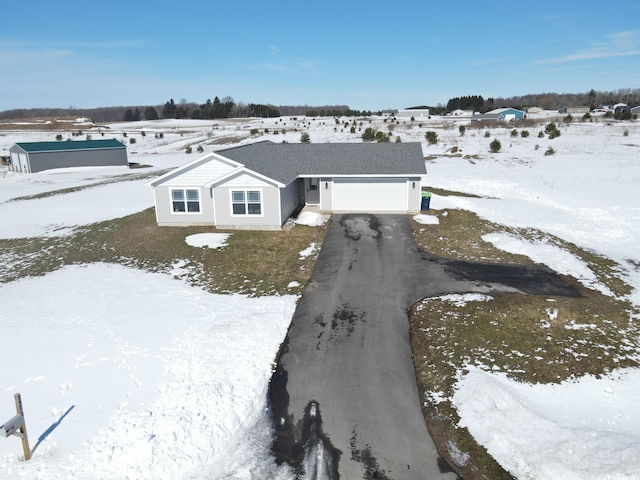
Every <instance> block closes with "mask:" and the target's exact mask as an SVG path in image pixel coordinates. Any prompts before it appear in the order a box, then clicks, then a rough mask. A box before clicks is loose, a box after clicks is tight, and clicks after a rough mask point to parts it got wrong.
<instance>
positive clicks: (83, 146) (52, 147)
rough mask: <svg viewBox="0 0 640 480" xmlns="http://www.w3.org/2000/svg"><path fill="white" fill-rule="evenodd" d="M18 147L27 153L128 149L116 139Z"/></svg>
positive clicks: (25, 144)
mask: <svg viewBox="0 0 640 480" xmlns="http://www.w3.org/2000/svg"><path fill="white" fill-rule="evenodd" d="M16 145H17V146H18V147H20V148H22V149H23V150H24V151H25V152H66V151H73V150H95V149H107V148H126V145H124V144H123V143H121V142H119V141H118V140H116V139H115V138H111V139H108V140H76V141H66V142H61V141H58V142H19V143H16Z"/></svg>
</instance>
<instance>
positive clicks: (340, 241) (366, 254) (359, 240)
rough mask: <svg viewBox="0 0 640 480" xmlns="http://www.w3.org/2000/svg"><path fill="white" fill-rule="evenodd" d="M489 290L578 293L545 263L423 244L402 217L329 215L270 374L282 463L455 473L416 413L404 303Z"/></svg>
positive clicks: (341, 471)
mask: <svg viewBox="0 0 640 480" xmlns="http://www.w3.org/2000/svg"><path fill="white" fill-rule="evenodd" d="M496 290H502V291H522V292H530V293H545V294H552V293H555V294H568V295H575V291H573V290H572V289H571V288H570V287H567V286H566V285H565V284H564V283H563V282H562V281H561V280H560V279H559V277H557V276H556V275H555V274H553V272H551V271H550V270H548V269H545V268H543V267H518V266H501V265H485V266H483V265H478V264H471V263H465V262H452V261H447V260H443V259H440V258H437V257H434V256H432V255H429V254H426V253H421V252H419V251H418V250H417V248H416V246H415V243H414V241H413V237H412V234H411V227H410V223H409V217H408V216H406V215H378V216H375V215H355V214H354V215H342V216H339V215H334V216H333V221H332V224H331V226H330V228H329V232H328V234H327V237H326V239H325V242H324V244H323V247H322V250H321V251H320V254H319V257H318V262H317V265H316V269H315V271H314V273H313V276H312V279H311V281H310V283H309V285H308V286H307V288H306V289H305V291H304V294H303V297H302V298H301V300H300V303H299V305H298V307H297V309H296V312H295V314H294V317H293V320H292V323H291V326H290V329H289V333H288V335H287V338H286V340H285V343H284V345H283V349H282V352H281V355H280V358H279V362H278V366H277V369H276V372H275V373H274V376H273V378H272V382H271V387H270V392H269V395H270V404H271V409H272V415H273V418H274V423H275V425H276V441H275V444H274V453H275V454H276V457H277V459H278V461H279V462H283V461H286V462H288V463H290V464H292V465H294V466H295V467H296V468H297V469H298V471H299V472H302V471H303V470H306V472H307V477H306V478H318V479H321V478H327V479H329V478H330V479H335V478H342V479H348V480H351V479H376V478H378V479H386V478H389V479H455V478H456V475H455V474H454V473H453V472H451V471H450V470H449V471H447V468H441V467H440V466H439V465H442V464H443V462H442V461H441V459H439V457H438V453H437V451H436V448H435V445H434V443H433V441H432V440H431V437H430V436H429V433H428V431H427V428H426V426H425V422H424V419H423V416H422V412H421V410H420V400H419V398H418V391H417V387H416V381H415V374H414V368H413V362H412V358H411V343H410V339H409V326H408V312H409V309H410V308H411V305H413V303H415V302H416V301H418V300H420V299H421V298H424V297H427V296H433V295H439V294H443V293H456V292H457V293H463V292H489V291H496ZM445 467H446V466H445ZM443 470H445V471H443ZM312 472H313V475H311V473H312Z"/></svg>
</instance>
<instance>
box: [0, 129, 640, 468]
mask: <svg viewBox="0 0 640 480" xmlns="http://www.w3.org/2000/svg"><path fill="white" fill-rule="evenodd" d="M544 120H545V121H548V120H549V119H548V118H545V119H544ZM595 120H596V121H594V122H587V123H581V122H577V121H576V122H574V123H572V124H571V125H568V126H566V125H563V124H561V123H560V124H559V126H560V129H561V131H562V135H561V136H560V137H558V138H556V139H553V140H549V139H548V138H546V137H545V138H538V137H537V133H538V131H539V130H541V129H543V125H544V124H541V125H538V126H530V127H526V129H528V130H529V131H530V133H531V134H530V136H529V137H526V138H524V137H521V136H515V137H514V136H511V129H510V128H498V127H491V128H488V129H487V128H483V129H475V128H472V127H471V126H470V125H468V124H467V120H464V119H462V120H461V119H452V118H446V117H445V118H436V117H434V118H432V119H430V120H425V121H424V122H423V123H422V124H419V123H418V122H410V121H409V120H404V119H401V120H400V121H399V122H397V123H392V122H390V121H389V119H384V118H379V117H374V118H373V119H357V120H356V124H355V126H356V133H350V127H351V126H352V125H353V119H349V118H342V119H340V122H339V123H336V122H335V121H334V119H333V118H324V119H320V118H317V119H311V118H304V117H300V118H295V119H294V118H281V119H266V120H260V119H251V120H242V121H239V120H238V121H195V120H160V121H155V122H136V123H130V124H126V123H118V124H112V125H108V126H102V127H100V128H98V127H94V126H91V125H90V124H79V125H80V126H75V127H74V130H73V131H74V132H75V131H77V129H82V131H83V133H82V137H81V138H84V136H85V135H87V134H90V135H91V136H92V138H94V139H97V138H103V134H104V138H112V137H114V138H116V139H119V140H121V141H123V143H125V144H127V145H128V154H129V159H130V161H131V162H136V163H139V164H141V165H149V167H148V168H141V169H126V168H91V169H63V170H53V171H49V172H41V173H38V174H34V175H20V174H15V173H12V172H7V171H6V170H1V171H0V239H2V242H3V243H4V244H5V245H7V244H9V245H10V244H11V242H13V241H17V240H18V239H22V238H27V237H28V238H37V237H59V236H60V237H62V236H65V235H70V234H72V233H73V231H74V228H75V227H76V226H80V225H87V224H90V223H94V222H98V221H104V220H110V219H114V218H119V217H122V216H125V215H129V214H132V213H136V212H139V211H141V210H144V209H147V208H149V207H151V206H153V195H152V192H151V190H150V189H148V187H145V186H144V184H145V183H146V182H148V181H149V179H150V178H151V177H152V176H153V175H158V174H160V172H163V171H166V169H167V168H173V167H176V166H179V165H182V164H184V163H186V162H188V161H191V160H193V159H195V158H196V156H197V155H199V153H198V150H199V147H202V150H203V151H204V152H205V153H206V152H209V151H212V150H216V149H220V148H224V147H225V146H230V145H235V144H238V143H248V142H253V141H257V140H267V139H268V140H272V141H274V142H282V141H288V142H298V141H300V135H301V133H302V132H307V133H309V136H310V139H311V141H312V142H314V143H320V142H342V141H344V142H360V141H362V139H361V138H360V135H361V133H362V131H363V130H364V129H365V128H367V127H368V126H373V127H374V128H377V129H379V130H383V131H385V132H386V133H391V134H392V137H391V139H392V140H391V141H394V140H395V139H396V137H399V138H400V139H401V140H402V141H403V142H406V141H419V142H422V144H423V150H424V153H425V156H426V157H427V158H428V161H427V170H428V173H427V176H426V178H425V183H426V184H428V185H429V186H431V187H433V188H441V189H447V190H451V191H458V192H468V193H473V194H475V195H477V196H478V197H479V198H471V197H462V196H441V195H433V198H432V200H431V206H432V208H433V209H435V210H447V209H466V210H470V211H473V212H476V213H477V214H478V215H479V216H481V217H483V218H486V219H488V220H490V221H492V222H495V223H498V224H502V225H507V226H514V227H532V228H536V229H539V230H541V231H543V232H547V233H550V234H553V235H555V236H557V237H559V238H561V239H563V240H566V241H568V242H572V243H574V244H576V245H578V246H580V247H583V248H586V249H589V250H592V251H594V252H596V253H597V254H599V255H602V256H605V257H608V258H610V259H612V260H614V261H615V262H616V263H617V264H618V265H619V275H620V276H621V277H622V278H624V279H625V281H626V282H628V283H629V284H630V285H632V286H633V287H634V288H635V290H634V292H633V293H632V295H631V298H632V300H633V302H634V303H635V305H636V306H639V305H640V196H639V195H638V193H637V192H638V191H639V187H640V161H639V158H640V157H639V155H638V154H639V153H640V124H638V123H637V122H627V123H618V122H607V121H605V120H604V119H602V118H596V119H595ZM370 122H371V123H370ZM461 124H466V125H467V129H466V132H465V134H464V136H462V135H461V134H460V132H459V130H458V127H459V126H460V125H461ZM252 130H253V132H254V133H252ZM427 130H435V131H437V133H438V136H439V142H438V143H437V144H435V145H429V144H427V142H426V140H425V132H426V131H427ZM520 130H522V128H518V131H520ZM71 131H72V129H70V130H69V132H64V136H65V137H71ZM256 131H257V132H258V133H255V132H256ZM487 131H488V132H489V137H486V136H485V132H487ZM56 133H57V132H56ZM54 137H55V133H54V132H46V131H39V132H38V131H20V130H19V129H15V130H2V131H0V154H2V155H6V151H7V150H8V149H9V147H11V145H12V144H13V143H15V142H19V141H48V140H53V139H54ZM494 138H497V139H499V140H500V142H501V144H502V149H501V151H500V152H498V153H490V152H489V143H490V141H491V140H493V139H494ZM131 139H135V143H131ZM549 146H553V148H554V150H555V151H556V153H555V154H554V155H549V156H545V155H544V152H545V151H546V150H547V148H548V147H549ZM187 147H191V149H192V152H193V153H191V154H188V153H186V149H187ZM78 187H84V188H78ZM62 190H64V191H63V192H60V191H62ZM52 192H58V194H56V195H50V196H48V195H45V194H47V193H52ZM419 220H420V221H421V223H423V224H424V228H429V223H430V222H432V221H433V217H426V218H424V217H420V218H419ZM316 221H317V219H316V218H312V219H307V223H308V224H311V225H313V224H314V223H315V222H316ZM226 240H227V239H226V238H225V237H219V236H218V237H211V236H208V237H207V236H205V237H192V238H189V239H187V238H185V242H190V243H188V244H189V245H193V248H224V245H225V242H226ZM486 240H487V241H490V242H491V243H493V244H494V245H496V246H498V247H499V248H503V249H505V250H513V251H516V252H517V253H524V254H526V255H528V256H530V257H531V258H532V259H534V260H535V261H536V262H540V263H545V264H547V265H549V266H550V267H551V268H553V269H555V270H557V271H560V272H562V273H566V274H569V275H573V276H576V277H578V278H580V279H581V280H582V282H583V284H585V285H587V284H588V285H590V288H597V289H599V290H600V291H605V290H606V288H605V286H603V285H601V284H598V282H596V281H594V280H593V278H592V277H590V275H589V272H588V271H587V270H585V268H584V266H583V265H580V263H579V262H577V261H576V259H575V258H572V257H571V254H569V253H568V252H563V251H557V249H555V250H554V249H553V248H551V247H550V246H549V245H545V244H541V243H540V244H536V243H534V242H523V241H522V240H521V239H517V238H510V237H508V236H505V235H502V234H500V235H498V234H496V235H493V236H491V237H488V238H486ZM316 248H317V246H316V245H310V246H309V248H308V249H307V250H303V251H301V252H300V255H301V257H302V256H305V255H309V254H311V253H312V252H315V251H316ZM176 260H178V259H176ZM20 261H21V259H20V258H19V257H18V258H17V257H15V256H11V257H9V256H7V255H6V254H5V252H4V251H3V249H0V263H1V264H3V266H2V267H0V274H1V275H8V273H9V272H10V271H11V268H12V265H15V264H16V263H17V262H20ZM179 269H180V264H179V262H176V270H177V271H179ZM589 282H591V283H589ZM295 303H296V297H295V296H294V295H283V296H277V297H260V298H248V297H244V296H241V295H214V294H210V293H208V292H205V291H203V290H200V289H198V288H195V287H192V286H189V285H187V284H186V283H185V282H184V281H183V280H180V279H179V278H175V275H165V274H159V273H150V272H146V271H140V270H135V269H132V268H129V267H124V266H121V265H106V264H90V265H75V266H72V267H65V268H63V269H61V270H58V271H55V272H53V273H50V274H47V275H45V276H42V277H25V278H21V279H19V280H17V281H12V282H8V283H6V282H4V283H2V284H0V304H2V306H3V307H2V309H1V310H0V329H1V332H2V337H1V338H2V340H3V351H2V353H0V360H1V361H0V422H3V421H5V420H8V419H9V418H10V417H11V416H12V415H13V414H14V408H13V395H14V393H16V392H20V393H21V394H22V397H23V403H24V407H25V411H26V418H27V427H28V431H29V436H30V440H31V445H32V448H33V447H34V446H37V448H36V449H35V452H34V455H33V459H32V460H30V461H29V462H23V461H21V460H20V457H21V448H20V441H19V440H18V439H17V438H8V439H3V438H0V472H2V474H0V476H1V477H2V478H4V477H5V476H6V477H7V478H28V479H31V478H39V479H43V480H49V479H54V478H78V479H87V478H89V479H90V478H100V479H102V478H111V479H124V478H131V479H133V478H140V479H142V478H225V479H254V478H255V479H258V478H281V479H288V478H292V474H291V472H290V471H289V470H288V469H287V468H285V467H277V466H276V465H275V464H274V463H273V461H272V459H271V457H270V454H269V443H270V435H271V433H270V429H269V425H268V419H267V415H266V412H265V408H266V398H265V391H266V388H267V385H268V380H269V377H270V374H271V366H272V362H273V360H274V358H275V355H276V352H277V349H278V347H279V345H280V342H281V341H282V339H283V338H284V335H285V333H286V329H287V326H288V324H289V321H290V319H291V317H292V315H293V312H294V309H295ZM630 315H632V316H631V318H630V322H637V321H640V319H639V318H637V317H635V316H633V314H630ZM638 343H640V339H638V341H637V342H636V345H637V344H638ZM635 354H636V355H637V354H638V352H637V351H636V352H635ZM638 359H639V361H640V356H639V357H638ZM452 400H453V401H454V402H455V404H456V406H457V408H458V410H459V412H460V416H461V424H462V425H465V426H467V427H468V428H469V430H470V431H471V433H472V434H473V436H474V437H475V438H476V439H477V440H478V441H479V442H480V443H482V444H483V445H485V446H486V447H487V448H488V449H489V451H490V453H491V454H492V455H493V456H494V457H495V458H496V459H497V460H498V462H500V463H501V464H502V465H503V466H504V467H505V468H508V469H509V470H510V471H511V472H512V473H513V474H514V475H516V476H517V477H518V478H536V479H557V478H565V479H572V478H576V479H577V478H602V479H604V478H607V479H618V478H619V479H623V478H629V479H630V478H637V472H638V471H640V433H638V432H640V415H638V413H637V411H638V410H637V405H639V404H640V375H638V370H637V369H627V370H620V371H615V372H611V375H609V376H607V377H606V378H592V377H585V378H583V379H579V380H578V381H575V382H565V383H562V384H556V385H530V384H526V385H521V384H517V383H515V382H513V381H511V380H509V379H508V378H507V377H506V376H504V375H503V374H500V373H496V372H492V371H491V366H490V365H488V366H483V367H482V368H481V367H479V366H470V367H469V372H468V374H466V375H463V374H461V375H460V378H459V381H458V384H457V390H456V394H455V396H454V398H453V399H452ZM525 436H526V442H525V441H523V439H524V437H525ZM603 465H604V466H603Z"/></svg>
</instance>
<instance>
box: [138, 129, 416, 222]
mask: <svg viewBox="0 0 640 480" xmlns="http://www.w3.org/2000/svg"><path fill="white" fill-rule="evenodd" d="M425 173H426V167H425V162H424V155H423V153H422V146H421V144H420V143H415V142H407V143H323V144H320V143H318V144H314V143H311V144H304V143H300V144H289V143H272V142H269V141H265V142H257V143H253V144H249V145H243V146H238V147H232V148H227V149H224V150H218V151H216V152H213V153H208V154H206V155H204V156H202V157H200V158H197V159H196V160H194V161H192V162H190V163H187V164H185V165H183V166H181V167H179V168H177V169H175V170H173V171H171V172H169V173H166V174H164V175H162V176H160V177H158V178H157V179H155V180H153V181H151V182H149V183H148V184H147V185H149V186H151V187H153V191H154V199H155V208H156V220H157V223H158V225H160V226H171V225H175V226H181V225H215V226H217V227H219V228H244V229H265V230H278V229H280V228H281V227H282V225H283V224H284V223H285V222H286V221H287V219H288V218H290V217H291V216H292V214H293V213H294V212H296V211H297V210H299V208H301V207H303V206H305V205H314V206H316V207H317V209H318V211H320V212H324V213H351V212H353V213H356V212H366V213H415V212H418V211H419V210H420V203H421V178H422V176H423V175H424V174H425Z"/></svg>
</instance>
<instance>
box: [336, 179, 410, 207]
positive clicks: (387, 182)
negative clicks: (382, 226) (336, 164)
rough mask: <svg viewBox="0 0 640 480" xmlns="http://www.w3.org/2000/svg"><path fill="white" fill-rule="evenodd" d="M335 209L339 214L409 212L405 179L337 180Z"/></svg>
mask: <svg viewBox="0 0 640 480" xmlns="http://www.w3.org/2000/svg"><path fill="white" fill-rule="evenodd" d="M333 188H334V191H333V195H334V197H333V200H334V201H333V209H334V210H335V211H338V212H385V211H389V212H399V211H402V212H404V211H406V210H407V195H408V192H407V180H406V179H405V178H377V179H353V178H349V179H346V178H345V179H335V180H334V187H333Z"/></svg>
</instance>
